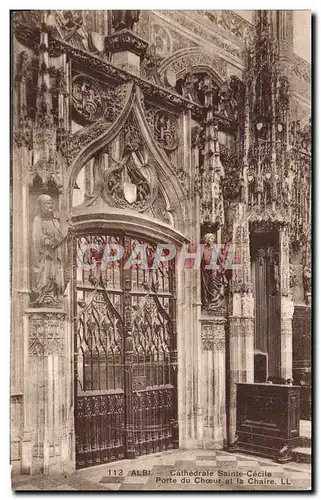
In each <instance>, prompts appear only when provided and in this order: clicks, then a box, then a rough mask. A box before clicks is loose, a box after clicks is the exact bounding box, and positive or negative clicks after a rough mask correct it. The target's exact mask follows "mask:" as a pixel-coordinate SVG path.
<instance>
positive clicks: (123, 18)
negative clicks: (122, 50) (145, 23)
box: [113, 10, 140, 31]
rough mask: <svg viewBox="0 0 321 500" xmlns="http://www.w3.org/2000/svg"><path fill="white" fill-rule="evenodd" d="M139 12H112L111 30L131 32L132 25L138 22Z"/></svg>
mask: <svg viewBox="0 0 321 500" xmlns="http://www.w3.org/2000/svg"><path fill="white" fill-rule="evenodd" d="M139 15H140V10H113V28H114V30H115V31H120V30H123V29H128V30H131V31H132V30H133V28H134V24H135V23H138V21H139Z"/></svg>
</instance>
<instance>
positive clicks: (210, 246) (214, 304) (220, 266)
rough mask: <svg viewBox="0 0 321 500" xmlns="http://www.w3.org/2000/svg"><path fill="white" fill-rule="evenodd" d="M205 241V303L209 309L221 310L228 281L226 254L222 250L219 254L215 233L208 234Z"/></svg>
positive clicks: (203, 279) (203, 274)
mask: <svg viewBox="0 0 321 500" xmlns="http://www.w3.org/2000/svg"><path fill="white" fill-rule="evenodd" d="M204 243H205V245H204V250H203V262H202V264H203V265H202V285H203V305H204V306H205V307H206V308H207V309H211V310H220V308H221V307H222V306H223V301H224V296H225V285H226V282H227V278H226V273H225V257H226V255H225V252H222V251H221V252H220V253H219V254H218V255H217V253H216V249H215V244H216V237H215V235H214V234H212V233H208V234H206V235H205V236H204ZM215 257H216V259H215ZM207 266H208V268H207Z"/></svg>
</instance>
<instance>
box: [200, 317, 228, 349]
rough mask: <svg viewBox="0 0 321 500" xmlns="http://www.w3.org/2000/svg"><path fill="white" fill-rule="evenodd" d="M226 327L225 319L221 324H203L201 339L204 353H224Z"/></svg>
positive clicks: (214, 322)
mask: <svg viewBox="0 0 321 500" xmlns="http://www.w3.org/2000/svg"><path fill="white" fill-rule="evenodd" d="M224 325H225V320H224V319H223V320H222V322H221V323H220V324H218V323H217V321H213V323H203V324H202V329H201V338H202V349H203V351H213V350H215V351H222V350H223V349H224V348H225V328H224Z"/></svg>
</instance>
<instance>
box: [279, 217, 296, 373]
mask: <svg viewBox="0 0 321 500" xmlns="http://www.w3.org/2000/svg"><path fill="white" fill-rule="evenodd" d="M280 277H281V280H280V292H281V342H280V349H281V357H280V359H281V366H280V376H281V377H283V378H285V379H287V378H291V379H292V378H293V377H292V317H293V313H294V304H293V299H292V294H291V291H290V249H289V233H288V228H287V227H284V228H283V229H281V230H280Z"/></svg>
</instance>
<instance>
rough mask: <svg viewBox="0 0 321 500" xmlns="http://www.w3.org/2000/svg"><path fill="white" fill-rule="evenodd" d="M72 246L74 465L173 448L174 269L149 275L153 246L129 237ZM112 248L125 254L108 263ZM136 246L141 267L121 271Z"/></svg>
mask: <svg viewBox="0 0 321 500" xmlns="http://www.w3.org/2000/svg"><path fill="white" fill-rule="evenodd" d="M76 240H77V243H76V246H77V257H76V258H77V267H76V273H77V279H76V284H75V285H76V286H75V287H74V288H75V304H77V307H76V311H77V312H76V319H75V387H76V394H75V399H76V401H75V431H76V466H77V468H82V467H90V466H93V465H98V464H102V463H105V462H111V461H113V460H119V459H121V458H133V457H135V456H137V455H142V454H149V453H154V452H157V451H161V450H167V449H169V448H175V447H177V446H178V424H177V384H176V380H177V351H176V328H175V275H174V262H168V263H161V265H158V266H157V269H151V267H152V263H153V259H154V252H155V247H156V245H154V244H152V243H150V242H146V241H143V240H141V239H139V240H138V239H136V238H134V237H130V236H125V235H124V236H114V235H111V234H108V235H107V234H104V235H102V234H86V235H79V236H77V238H76ZM106 244H108V246H107V248H108V251H106V250H107V249H106ZM115 244H116V245H119V246H120V247H122V248H124V255H123V258H122V259H121V260H114V261H111V260H110V259H111V255H112V254H113V253H114V258H116V257H115V252H117V250H115V248H116V247H115ZM113 245H114V247H113ZM137 245H142V247H141V248H143V249H144V252H146V256H147V263H148V265H147V266H144V265H142V263H133V264H131V265H127V266H126V265H125V263H126V262H127V264H128V257H129V256H130V255H131V253H132V251H133V249H134V248H135V247H137ZM107 255H108V256H109V259H106V256H107ZM136 262H137V261H136ZM144 267H148V269H144Z"/></svg>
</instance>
